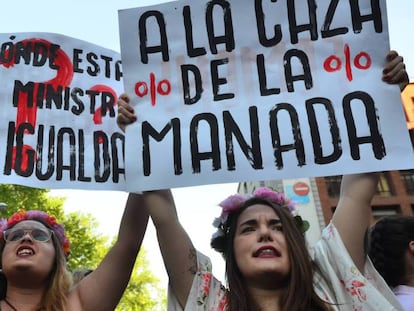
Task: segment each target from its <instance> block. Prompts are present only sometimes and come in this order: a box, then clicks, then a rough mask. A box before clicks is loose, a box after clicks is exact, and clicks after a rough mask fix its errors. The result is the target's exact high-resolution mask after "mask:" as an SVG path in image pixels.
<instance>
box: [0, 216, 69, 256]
mask: <svg viewBox="0 0 414 311" xmlns="http://www.w3.org/2000/svg"><path fill="white" fill-rule="evenodd" d="M23 220H36V221H39V222H41V223H43V224H44V225H46V226H47V227H49V228H50V229H52V230H53V232H54V233H55V235H56V236H57V238H58V240H59V242H60V244H61V246H62V249H63V252H64V253H65V255H66V256H68V255H69V253H70V242H69V239H68V238H67V237H66V232H65V228H64V227H63V226H62V225H60V224H58V223H57V221H56V217H55V216H51V215H49V214H48V213H46V212H43V211H37V210H30V211H26V210H21V211H18V212H16V213H14V214H13V215H11V216H10V218H9V219H8V220H6V219H4V218H3V219H1V220H0V237H3V232H4V231H5V230H7V229H9V228H11V227H13V226H14V225H16V224H17V223H19V222H21V221H23Z"/></svg>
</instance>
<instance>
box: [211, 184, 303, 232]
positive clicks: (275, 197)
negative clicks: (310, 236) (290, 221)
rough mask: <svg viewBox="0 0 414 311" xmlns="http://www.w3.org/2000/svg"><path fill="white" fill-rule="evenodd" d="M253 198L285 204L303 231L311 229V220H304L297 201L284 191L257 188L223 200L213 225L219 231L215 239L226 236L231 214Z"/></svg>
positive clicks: (280, 204)
mask: <svg viewBox="0 0 414 311" xmlns="http://www.w3.org/2000/svg"><path fill="white" fill-rule="evenodd" d="M251 198H261V199H266V200H269V201H271V202H273V203H276V204H277V205H279V206H285V207H287V208H288V209H289V210H290V213H291V214H292V216H293V217H294V218H296V219H297V220H298V222H299V225H300V226H301V229H302V232H306V231H307V230H308V229H309V222H308V221H306V220H302V218H301V217H300V216H299V214H298V212H297V210H296V208H295V205H296V203H295V202H293V201H292V200H290V199H289V198H287V197H286V196H285V194H284V193H280V192H276V191H273V190H272V189H270V188H267V187H260V188H256V190H254V191H253V193H252V194H250V195H247V194H233V195H231V196H229V197H228V198H226V199H225V200H224V201H222V202H221V203H220V204H219V206H220V207H221V208H222V211H221V215H220V217H218V218H215V219H214V222H213V226H214V227H215V228H217V231H216V232H215V233H214V234H213V239H215V238H217V237H222V236H225V231H224V230H225V227H226V225H227V219H228V217H229V215H230V214H231V213H233V212H235V211H237V210H238V209H240V208H241V207H242V205H243V203H244V202H246V201H247V200H249V199H251Z"/></svg>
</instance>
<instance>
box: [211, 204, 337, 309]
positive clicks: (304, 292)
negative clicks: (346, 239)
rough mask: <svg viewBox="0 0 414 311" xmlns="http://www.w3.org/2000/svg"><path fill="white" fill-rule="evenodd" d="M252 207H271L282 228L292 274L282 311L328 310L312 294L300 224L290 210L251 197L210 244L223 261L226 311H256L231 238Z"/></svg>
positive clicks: (308, 264) (307, 256)
mask: <svg viewBox="0 0 414 311" xmlns="http://www.w3.org/2000/svg"><path fill="white" fill-rule="evenodd" d="M255 204H264V205H267V206H269V207H271V208H272V209H273V210H274V211H275V213H276V214H277V215H278V216H279V218H280V220H281V222H282V225H283V233H284V235H285V238H286V243H287V247H288V252H289V261H290V264H291V270H290V274H289V276H288V280H287V281H286V284H287V285H286V287H285V288H284V290H283V292H282V295H281V297H280V307H281V310H283V311H302V310H331V308H330V306H329V305H328V303H326V302H325V301H323V300H322V299H321V298H319V297H318V295H317V294H316V292H315V290H314V286H313V273H314V268H313V263H312V260H311V258H310V255H309V252H308V249H307V246H306V240H305V237H304V234H303V233H302V230H301V226H300V224H298V222H297V221H296V219H295V218H294V217H293V216H292V214H291V212H290V210H289V208H287V207H285V206H279V205H277V204H274V203H273V202H271V201H269V200H267V199H263V198H258V197H253V198H251V199H249V200H247V201H245V202H244V203H242V206H241V207H240V208H239V209H238V210H237V211H235V212H233V213H231V214H230V215H229V217H228V220H227V222H226V226H225V228H224V229H225V230H224V231H225V235H224V236H218V237H215V238H213V239H212V241H211V246H212V247H213V248H214V249H215V250H216V251H218V252H220V253H221V254H222V255H223V257H224V259H225V261H226V278H227V283H228V286H229V293H228V297H229V306H228V311H253V310H258V308H257V307H256V303H255V302H254V301H253V300H252V298H251V297H250V296H249V294H248V292H247V289H246V286H245V283H244V279H243V275H242V274H241V272H240V270H239V268H238V266H237V263H236V259H235V257H234V237H235V233H236V225H237V220H238V218H239V216H240V214H241V213H242V212H243V211H244V210H245V209H246V208H248V207H249V206H252V205H255Z"/></svg>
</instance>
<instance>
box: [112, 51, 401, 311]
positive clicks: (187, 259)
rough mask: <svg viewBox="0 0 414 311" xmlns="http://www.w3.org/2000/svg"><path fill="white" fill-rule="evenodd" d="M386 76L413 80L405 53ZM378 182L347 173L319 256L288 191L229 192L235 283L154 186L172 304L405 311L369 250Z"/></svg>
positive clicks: (227, 253) (223, 249)
mask: <svg viewBox="0 0 414 311" xmlns="http://www.w3.org/2000/svg"><path fill="white" fill-rule="evenodd" d="M383 80H384V81H386V82H388V83H394V84H400V88H401V89H403V88H404V87H405V85H406V84H407V83H408V76H407V73H406V72H405V65H404V63H403V59H402V57H400V56H398V54H397V53H396V52H390V53H389V54H388V55H387V64H386V66H385V68H384V76H383ZM128 101H129V98H128V96H127V95H122V96H121V98H120V100H119V106H118V107H119V108H118V112H119V115H118V125H119V126H120V128H121V129H123V130H124V129H125V126H126V125H128V124H130V123H132V122H134V121H135V120H136V116H135V115H134V111H133V109H132V107H131V106H130V105H129V104H128ZM377 182H378V176H377V174H374V173H371V174H358V175H349V176H344V178H343V180H342V186H341V197H340V200H339V203H338V206H337V209H336V211H335V214H334V216H333V219H332V221H331V223H330V224H329V225H328V226H327V228H325V230H324V232H323V236H322V238H321V240H320V241H319V242H318V244H317V245H316V246H315V248H314V249H313V250H312V252H308V248H307V245H306V240H305V237H304V231H305V230H306V226H305V222H304V221H302V219H301V218H300V217H298V215H297V213H296V210H295V207H294V204H292V202H290V201H289V199H287V198H286V197H285V196H284V195H283V194H281V193H277V192H274V191H272V190H271V189H267V188H259V189H256V191H255V192H254V193H253V194H252V195H250V196H243V195H239V194H236V195H232V196H229V197H228V198H227V199H225V200H224V201H222V202H221V203H220V204H219V205H220V207H221V208H222V212H221V215H220V216H219V217H218V218H216V220H215V221H214V226H215V227H216V228H217V232H216V233H215V234H214V235H213V237H212V239H211V246H212V247H213V248H214V249H215V250H217V251H218V252H220V253H221V254H222V255H223V258H224V259H225V261H226V278H227V283H228V284H227V285H228V286H227V287H224V286H223V285H222V284H221V283H220V282H219V281H218V280H216V279H215V278H214V276H213V275H212V274H211V262H210V260H209V258H207V257H205V256H204V255H203V254H201V253H199V252H197V251H196V250H195V248H194V246H193V244H192V242H191V239H190V237H189V236H188V234H187V233H186V232H185V230H184V228H183V227H182V226H181V224H180V222H179V220H178V217H177V212H176V209H175V205H174V200H173V197H172V195H171V192H170V191H168V190H159V191H149V192H145V193H144V197H145V201H146V206H147V208H148V212H149V214H150V216H151V218H152V221H153V223H154V225H155V228H156V229H157V236H158V241H159V245H160V248H161V252H162V256H163V259H164V263H165V266H166V270H167V272H168V275H169V285H170V293H169V302H168V310H170V311H173V310H185V311H190V310H191V311H193V310H200V311H201V310H203V311H211V310H212V311H216V310H226V311H248V310H249V311H251V310H255V311H256V310H261V311H268V310H269V311H275V310H282V311H303V310H347V311H348V310H360V311H362V310H364V311H366V310H372V311H374V310H375V311H378V310H401V307H400V305H399V303H398V301H397V300H396V298H395V296H394V295H393V293H392V292H391V290H390V289H389V288H388V287H387V285H386V284H385V282H384V281H383V279H382V278H381V276H380V275H379V274H378V273H377V272H376V270H375V269H374V268H373V267H372V265H371V263H370V261H367V260H366V254H365V252H364V242H363V241H364V235H365V232H366V230H367V228H368V225H369V218H370V202H371V199H372V197H373V196H374V194H375V191H376V186H377ZM195 204H196V202H195Z"/></svg>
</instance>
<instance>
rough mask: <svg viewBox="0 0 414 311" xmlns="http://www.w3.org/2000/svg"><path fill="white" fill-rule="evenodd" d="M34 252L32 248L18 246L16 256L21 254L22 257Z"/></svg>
mask: <svg viewBox="0 0 414 311" xmlns="http://www.w3.org/2000/svg"><path fill="white" fill-rule="evenodd" d="M34 253H35V252H34V250H33V249H32V248H30V247H20V248H19V249H18V250H17V256H23V257H25V256H32V255H34Z"/></svg>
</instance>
